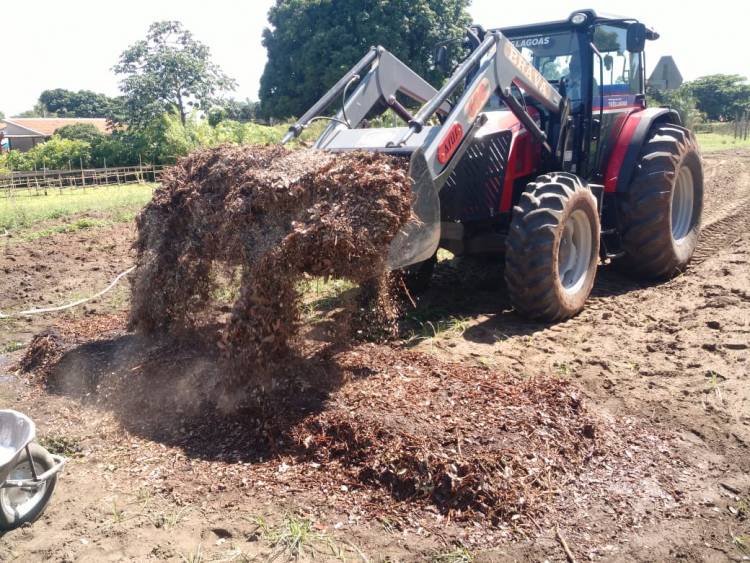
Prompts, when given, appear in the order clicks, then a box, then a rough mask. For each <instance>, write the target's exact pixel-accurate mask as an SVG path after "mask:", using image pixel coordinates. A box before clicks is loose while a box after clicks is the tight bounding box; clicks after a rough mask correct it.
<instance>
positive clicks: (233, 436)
mask: <svg viewBox="0 0 750 563" xmlns="http://www.w3.org/2000/svg"><path fill="white" fill-rule="evenodd" d="M705 167H706V172H707V186H706V190H707V192H706V201H705V211H704V230H703V234H702V237H701V241H700V243H699V248H698V251H697V255H696V259H695V261H694V262H693V263H692V265H691V267H690V268H689V269H688V271H687V272H686V273H685V274H684V275H681V276H679V277H678V278H676V279H674V280H671V281H669V282H667V283H663V284H658V285H643V284H639V283H635V282H633V281H631V280H629V279H628V278H627V277H625V276H623V275H621V274H620V273H618V272H617V271H616V269H615V268H613V267H610V266H606V267H602V268H600V271H599V274H598V278H597V283H596V286H595V289H594V294H593V296H592V298H591V299H590V301H589V303H588V304H587V307H586V309H585V310H584V311H583V312H582V313H581V314H580V315H578V316H577V317H575V318H574V319H571V320H569V321H567V322H564V323H560V324H556V325H545V324H539V323H532V322H528V321H525V320H523V319H521V318H519V317H518V316H516V315H515V314H514V313H513V312H512V311H511V310H510V306H509V303H508V301H507V298H506V296H505V295H504V292H503V282H502V270H501V267H500V265H499V264H495V263H492V262H491V261H486V262H481V263H477V262H476V261H468V260H461V259H452V260H444V261H442V262H440V264H439V265H438V268H437V270H436V277H435V283H434V284H433V287H432V288H431V290H430V291H429V292H428V293H427V294H426V295H425V296H424V297H423V298H422V299H421V300H420V302H419V305H418V308H417V309H416V310H415V311H412V312H410V313H408V318H407V320H406V322H405V324H406V325H407V326H414V327H419V328H415V330H414V332H413V335H412V336H409V335H408V332H407V336H405V337H404V338H403V339H402V340H399V341H396V342H392V343H389V344H387V345H376V344H362V345H358V346H355V347H353V348H351V349H347V350H334V351H331V352H326V351H317V352H315V354H313V356H312V357H311V358H299V359H297V360H295V361H299V362H300V364H299V366H298V367H299V370H300V371H304V372H305V376H304V377H301V378H300V381H298V382H297V385H298V388H297V389H298V391H299V392H298V393H296V394H295V396H294V397H292V398H290V399H289V400H288V401H286V402H283V401H282V402H269V405H268V408H266V409H261V410H260V411H244V410H240V411H237V410H236V409H235V408H234V407H235V405H237V404H239V403H241V400H242V397H234V396H221V397H220V398H218V399H216V398H215V397H214V399H216V400H213V399H212V401H208V398H209V397H212V394H213V393H215V390H214V389H213V388H212V386H211V381H212V380H213V378H212V374H214V375H215V373H214V372H215V370H217V369H218V368H217V364H216V363H214V362H212V361H211V358H210V355H208V354H205V353H204V351H203V350H201V349H200V347H196V346H194V345H189V344H185V345H184V346H183V347H182V348H178V349H177V351H176V352H175V350H174V348H170V354H169V355H166V354H164V349H165V348H164V347H163V345H162V343H160V342H158V341H153V340H152V341H148V342H144V341H142V340H139V339H138V338H136V337H135V336H133V335H132V334H127V333H125V331H124V328H123V327H124V320H125V316H126V309H127V291H126V289H122V288H121V289H118V290H116V292H114V293H113V294H110V295H108V296H107V297H105V298H103V299H102V300H100V301H97V302H95V303H92V304H87V305H86V307H85V309H84V308H77V309H74V310H71V311H70V312H66V313H64V314H58V315H44V316H37V317H34V318H33V319H32V320H30V321H25V320H21V321H18V320H0V350H6V351H7V352H6V353H4V354H2V355H0V406H2V407H10V408H15V409H18V410H21V411H23V412H26V413H27V414H29V415H30V416H31V417H32V418H33V419H34V420H35V422H36V423H37V425H38V427H39V436H40V441H41V442H42V443H43V444H45V445H46V446H48V447H49V448H50V449H54V450H55V451H60V452H64V453H66V454H67V455H69V456H70V457H71V461H70V463H69V466H68V468H67V469H66V471H65V473H64V474H63V476H62V477H61V479H60V481H59V483H58V488H57V490H56V491H55V495H54V497H53V500H52V502H51V504H50V506H49V507H48V509H47V511H46V512H45V514H44V515H43V516H42V518H41V519H40V520H39V521H37V522H36V523H35V524H34V525H33V526H30V527H26V528H22V529H19V530H16V531H13V532H10V533H8V534H6V535H5V536H3V537H2V540H0V560H14V559H15V560H19V561H42V560H45V561H46V560H52V561H116V560H135V561H148V560H174V561H212V560H223V561H231V560H236V561H242V560H249V559H253V558H257V559H258V560H267V559H271V558H274V557H276V558H277V560H283V559H285V558H287V557H288V556H289V554H290V553H291V552H292V549H291V548H290V547H289V542H288V539H289V538H290V537H292V536H293V535H294V534H295V533H296V534H297V536H295V537H300V535H299V533H298V532H299V527H300V526H303V527H304V525H305V523H309V525H310V527H309V529H307V528H305V530H303V531H304V534H303V535H304V541H303V542H302V543H303V546H302V549H301V552H302V554H301V556H300V558H301V559H305V560H306V559H308V558H315V559H316V560H336V559H338V560H352V561H357V560H367V561H424V560H434V561H456V562H457V561H470V560H472V559H471V558H472V557H473V560H475V561H505V560H521V561H537V560H549V561H564V560H565V559H566V554H565V552H564V550H563V547H562V543H563V542H562V541H561V539H560V538H564V540H565V543H566V545H567V546H569V548H570V550H571V551H572V554H573V555H574V556H575V558H576V559H577V560H586V559H589V560H599V559H601V560H620V561H633V560H635V561H655V560H671V559H679V560H686V561H726V560H731V561H741V560H750V369H749V368H748V347H749V346H750V336H748V335H749V334H750V233H748V230H747V224H748V221H749V220H750V152H747V151H745V152H742V151H731V152H718V153H711V154H709V155H707V156H706V157H705ZM133 237H134V231H133V229H132V228H131V227H130V226H126V225H117V226H114V227H112V228H102V229H98V230H90V231H86V232H79V233H75V234H72V235H71V234H67V235H66V234H58V235H54V236H51V237H47V238H43V239H39V240H36V241H33V242H19V241H14V240H12V239H8V240H2V241H0V244H2V246H3V248H2V250H1V252H2V253H1V254H0V268H2V271H3V275H2V276H1V277H0V311H2V312H5V313H7V312H11V311H14V310H19V309H21V308H26V307H27V306H41V305H46V304H59V303H60V302H64V301H66V300H68V299H73V298H76V297H79V296H81V295H85V294H87V293H90V292H92V291H95V290H98V289H100V288H102V287H104V286H106V285H107V284H108V283H109V281H110V280H111V279H112V278H113V277H114V275H116V274H117V273H118V272H120V271H122V270H124V269H125V268H127V267H128V266H129V265H130V264H131V261H132V254H131V252H130V244H131V241H132V240H133ZM49 326H54V327H56V329H57V331H58V332H59V333H60V335H61V336H60V338H61V339H62V340H64V341H66V342H68V343H69V346H68V350H67V352H66V354H65V356H64V357H63V360H62V361H61V362H60V364H59V366H58V369H57V370H56V372H55V373H54V374H53V376H52V377H51V378H50V380H49V381H48V383H47V385H46V386H43V385H41V384H40V382H39V381H38V379H29V378H28V377H25V376H21V375H18V374H14V373H11V366H12V365H14V364H15V362H17V361H18V359H19V358H20V357H21V356H22V355H23V352H24V351H23V349H21V350H17V351H11V350H13V348H15V347H16V345H15V344H14V343H16V342H20V343H21V344H28V342H29V341H30V339H31V336H32V335H33V334H35V333H38V332H39V331H40V330H43V329H45V328H46V327H49ZM209 403H210V405H211V406H210V412H209V413H208V414H207V409H208V407H207V405H208V404H209ZM514 408H515V409H516V410H515V411H514V410H513V409H514ZM269 410H270V411H271V412H269ZM529 412H531V413H532V415H533V416H531V415H529ZM454 413H455V414H460V417H456V416H452V415H453V414H454ZM514 413H515V414H514ZM533 421H536V423H535V424H534V425H531V422H533ZM559 421H563V422H565V424H569V425H573V426H575V425H579V426H577V427H580V429H581V432H582V434H581V436H583V437H579V438H577V439H576V440H577V441H578V442H580V443H581V444H588V443H587V442H586V439H590V440H591V441H592V442H591V445H590V447H589V446H588V445H587V447H589V449H588V450H586V451H584V452H582V453H581V454H580V455H579V456H578V457H576V456H574V455H572V454H571V455H567V456H566V457H565V459H567V460H568V462H569V463H570V465H569V466H566V465H564V464H565V463H566V462H565V459H562V458H560V459H558V458H557V457H555V455H556V454H555V450H554V448H553V449H548V450H546V451H545V450H539V449H537V444H540V445H542V446H543V445H545V444H546V445H547V447H548V446H549V445H550V444H555V443H559V444H561V445H566V446H567V444H568V443H569V442H570V440H572V439H571V437H570V436H568V435H567V434H566V433H565V432H564V431H562V430H561V429H564V428H568V427H569V426H561V424H560V423H559ZM527 423H528V424H527ZM587 425H588V426H587ZM363 428H370V429H372V435H373V436H374V437H373V436H369V435H368V436H365V439H364V440H363V439H362V437H361V436H359V435H353V436H352V435H347V434H346V432H348V431H351V432H353V433H354V434H356V432H360V433H361V432H362V429H363ZM588 428H592V429H593V430H587V429H588ZM355 431H356V432H355ZM589 433H591V434H592V436H589ZM342 436H343V438H342ZM368 440H369V441H368ZM494 441H500V442H502V443H503V447H504V448H505V450H504V452H505V453H504V455H506V456H507V458H508V460H507V463H505V464H504V465H503V467H504V468H514V467H517V468H519V470H520V469H522V468H523V467H533V468H537V467H542V468H544V467H550V466H552V468H553V469H551V470H548V471H547V472H546V473H545V472H544V471H542V474H543V475H544V476H545V477H544V478H537V479H535V482H536V484H534V485H533V486H531V487H530V488H529V489H524V490H523V491H522V494H517V493H518V491H519V490H520V489H518V486H521V485H523V484H524V483H527V482H528V480H527V479H526V476H525V475H522V474H520V473H519V472H518V471H517V472H516V473H512V472H508V470H507V469H504V470H505V471H506V473H505V474H502V475H498V476H497V479H498V480H502V479H506V480H507V483H508V484H509V485H512V486H513V487H515V488H514V489H513V490H512V491H511V492H513V493H514V494H515V496H513V497H510V496H508V497H503V498H504V501H503V502H505V503H508V502H511V500H512V502H513V503H514V508H513V510H511V509H510V508H509V509H508V510H506V512H507V514H506V513H503V515H501V517H500V518H499V520H498V521H496V522H492V521H491V518H489V517H487V515H486V514H484V513H481V510H474V511H473V512H472V510H470V509H467V508H465V507H463V508H459V509H453V510H449V511H447V512H446V511H443V510H438V505H437V504H436V503H435V502H430V501H429V499H426V497H425V496H424V495H422V496H420V495H419V494H417V493H415V492H414V491H413V490H410V492H409V494H407V495H405V496H406V497H408V498H401V497H399V494H397V491H399V490H401V489H399V488H398V487H394V486H393V483H397V484H399V485H401V484H403V481H399V479H398V472H395V474H389V475H391V477H390V479H391V481H389V483H390V488H388V487H386V486H384V483H383V480H382V478H381V479H380V480H377V479H372V478H368V475H371V470H372V460H371V458H372V457H373V451H372V447H371V446H372V444H375V445H376V446H378V447H384V446H387V447H388V448H390V450H389V451H391V453H392V455H394V456H396V457H397V458H398V459H399V460H400V461H401V462H403V460H404V459H405V457H404V456H405V455H406V454H408V453H410V452H412V450H413V449H415V448H421V447H428V446H429V447H430V448H432V449H430V450H429V451H430V452H431V453H432V454H431V455H434V453H435V452H438V453H440V454H441V455H442V454H443V453H445V455H446V456H447V457H446V459H448V460H457V459H458V460H461V459H478V458H477V455H478V453H477V452H479V453H482V455H484V453H485V452H487V451H492V448H493V447H494V446H493V443H495V442H494ZM570 443H574V442H570ZM351 444H360V445H361V444H364V445H363V446H362V447H361V450H360V449H356V448H352V447H351ZM368 444H369V445H368ZM342 445H343V446H346V448H345V450H346V451H341V446H342ZM337 448H338V449H337ZM404 452H406V453H404ZM446 452H447V453H446ZM553 454H554V455H553ZM472 456H474V457H472ZM376 459H379V458H376ZM409 459H411V458H409ZM414 459H417V457H414ZM420 459H421V458H420ZM425 459H427V458H425ZM519 460H520V461H519ZM571 460H572V461H571ZM439 461H440V460H439V459H438V460H437V462H439ZM437 462H436V461H435V460H434V459H430V460H429V463H428V464H427V467H428V468H433V467H437V465H435V463H437ZM521 462H523V463H522V464H521V465H518V463H521ZM573 462H575V463H573ZM514 463H515V464H516V465H514ZM430 464H432V465H430ZM460 469H461V468H457V469H456V470H455V471H454V473H453V475H454V479H455V480H456V482H458V483H460V484H459V485H458V487H459V488H460V487H462V486H464V485H465V481H462V479H465V478H466V475H464V476H463V477H461V476H460V475H459V474H460ZM368 471H370V473H368ZM488 471H489V470H488ZM447 473H448V474H451V473H450V471H448V472H447ZM383 474H385V473H381V474H380V475H381V476H382V475H383ZM544 479H549V481H548V482H546V483H544V484H543V485H539V483H538V481H544ZM493 484H494V483H493ZM412 485H413V483H412ZM479 490H480V491H481V490H484V491H485V492H486V491H487V490H489V489H488V488H485V489H482V487H481V486H480V487H479ZM509 499H511V500H509ZM498 505H499V506H501V507H504V506H506V504H503V503H502V502H501V503H499V504H498ZM498 505H496V506H498ZM475 508H476V507H475ZM477 513H478V514H477ZM506 516H507V517H506Z"/></svg>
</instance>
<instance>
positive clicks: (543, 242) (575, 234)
mask: <svg viewBox="0 0 750 563" xmlns="http://www.w3.org/2000/svg"><path fill="white" fill-rule="evenodd" d="M599 234H600V224H599V213H598V210H597V203H596V198H595V197H594V194H592V193H591V190H589V188H588V186H587V185H586V184H585V183H584V182H583V181H582V180H581V179H580V178H578V177H577V176H575V175H573V174H568V173H565V172H556V173H553V174H545V175H543V176H539V177H538V178H537V179H536V180H535V181H534V182H531V183H529V184H528V186H527V187H526V190H525V191H524V193H523V194H521V198H520V200H519V202H518V205H516V206H515V207H514V208H513V218H512V220H511V225H510V232H509V234H508V238H507V241H506V252H505V281H506V283H507V286H508V291H509V293H510V298H511V302H512V303H513V306H514V307H515V309H516V310H517V311H518V312H519V313H521V314H522V315H524V316H526V317H530V318H533V319H537V320H542V321H549V322H554V321H560V320H563V319H567V318H569V317H572V316H573V315H575V314H576V313H578V312H579V311H581V309H583V306H584V303H585V302H586V299H587V298H588V296H589V294H590V293H591V288H592V287H593V285H594V278H595V277H596V269H597V266H598V264H599Z"/></svg>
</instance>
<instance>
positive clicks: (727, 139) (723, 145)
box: [696, 133, 750, 152]
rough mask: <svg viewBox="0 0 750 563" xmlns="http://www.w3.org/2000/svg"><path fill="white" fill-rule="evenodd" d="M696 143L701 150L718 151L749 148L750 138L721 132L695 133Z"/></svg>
mask: <svg viewBox="0 0 750 563" xmlns="http://www.w3.org/2000/svg"><path fill="white" fill-rule="evenodd" d="M696 137H697V138H698V144H699V145H700V147H701V150H702V151H703V152H713V151H720V150H724V149H739V148H750V138H748V139H747V140H744V141H743V140H741V139H735V138H734V136H733V135H731V134H729V135H725V134H722V133H697V134H696Z"/></svg>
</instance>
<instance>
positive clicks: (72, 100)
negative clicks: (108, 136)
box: [39, 88, 118, 117]
mask: <svg viewBox="0 0 750 563" xmlns="http://www.w3.org/2000/svg"><path fill="white" fill-rule="evenodd" d="M39 103H40V104H42V105H43V106H44V107H45V108H46V110H47V113H48V114H50V115H55V116H57V117H109V116H110V115H112V113H113V110H114V108H115V106H116V105H117V104H118V100H116V99H114V98H110V97H109V96H105V95H104V94H97V93H96V92H92V91H91V90H79V91H78V92H74V91H72V90H65V89H64V88H55V89H53V90H45V91H44V92H42V94H41V95H40V96H39Z"/></svg>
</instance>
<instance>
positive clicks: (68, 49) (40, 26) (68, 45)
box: [0, 0, 750, 116]
mask: <svg viewBox="0 0 750 563" xmlns="http://www.w3.org/2000/svg"><path fill="white" fill-rule="evenodd" d="M271 4H272V0H260V1H251V0H244V1H242V2H238V1H232V0H211V1H208V2H207V1H205V0H202V1H200V2H197V1H194V0H150V1H144V0H129V1H128V2H111V1H110V2H106V1H101V0H98V1H91V0H62V1H60V0H54V1H53V0H36V1H17V0H11V1H9V2H2V4H0V30H2V31H0V42H2V45H3V49H2V53H3V54H2V57H0V61H2V62H1V63H0V68H1V69H2V70H0V111H2V112H4V113H5V115H6V116H11V115H14V114H17V113H20V112H22V111H24V110H27V109H30V108H31V107H33V105H34V103H35V102H36V100H37V99H38V98H39V94H40V93H41V92H42V91H43V90H45V89H51V88H67V89H70V90H81V89H85V90H94V91H96V92H101V93H104V94H108V95H112V96H113V95H116V94H117V93H118V88H117V82H118V80H117V77H116V76H115V75H114V73H113V72H112V70H111V68H112V66H113V65H114V64H115V63H116V62H117V59H118V56H119V54H120V53H121V52H122V51H123V50H124V49H125V48H126V47H127V46H128V45H130V44H132V43H134V42H135V41H137V40H139V39H141V38H143V37H144V36H145V34H146V30H147V28H148V26H149V24H150V23H152V22H154V21H157V20H165V19H177V20H180V21H181V22H182V23H183V24H184V25H185V27H187V28H188V29H189V30H190V31H192V32H193V34H194V35H195V36H196V37H197V38H198V39H199V40H201V41H203V42H204V43H206V44H207V45H208V46H209V47H210V49H211V53H212V55H213V58H214V60H215V62H217V63H218V64H219V65H220V66H221V67H222V68H223V69H224V71H225V72H226V73H227V74H229V75H230V76H232V77H233V78H235V79H236V80H237V81H238V83H239V86H238V88H237V90H236V91H235V92H234V93H233V96H234V97H235V98H238V99H245V98H250V99H252V100H255V99H257V98H258V88H259V82H260V76H261V74H262V73H263V67H264V65H265V60H266V53H265V49H264V48H263V46H262V45H261V34H262V31H263V28H264V27H266V26H267V21H266V14H267V12H268V8H269V6H270V5H271ZM589 5H590V6H591V5H593V7H594V9H596V10H598V11H601V12H607V13H615V14H621V15H625V16H629V17H634V18H637V19H639V20H640V21H642V22H644V23H645V24H646V25H648V26H650V27H654V28H655V29H656V30H657V31H658V32H659V33H660V34H661V38H660V39H659V40H658V41H655V42H649V43H648V45H647V48H646V49H647V50H646V54H647V56H646V60H647V65H648V69H647V70H648V72H650V71H651V69H652V68H653V66H654V65H655V64H656V62H657V61H658V59H659V57H660V56H662V55H672V56H673V57H674V59H675V61H676V62H677V66H678V67H679V69H680V71H681V73H682V75H683V77H684V78H685V79H686V80H691V79H694V78H697V77H699V76H702V75H705V74H713V73H728V74H742V75H744V76H750V57H749V56H748V53H750V49H748V42H749V39H750V34H749V33H748V30H747V22H748V21H750V19H749V18H750V3H747V2H745V1H744V0H713V1H712V2H708V3H702V4H698V3H689V2H685V1H684V0H682V1H675V0H629V1H628V2H623V1H621V0H619V1H614V0H600V1H595V2H594V1H592V2H591V3H590V4H589ZM699 5H700V6H701V7H700V8H698V6H699ZM582 7H584V5H583V2H582V0H575V1H570V0H554V1H551V0H535V1H534V2H533V3H532V2H530V1H528V0H526V1H520V2H519V1H516V2H502V3H501V2H499V1H498V0H474V1H473V2H472V4H471V7H470V8H469V12H470V14H471V16H472V18H473V19H474V21H475V22H476V23H479V24H481V25H483V26H484V27H485V28H492V27H503V26H511V25H521V24H524V23H533V22H534V21H540V20H541V21H547V20H556V19H564V18H566V17H567V16H568V15H569V14H570V13H571V12H573V11H575V10H576V9H578V8H582ZM384 46H385V47H386V48H387V47H388V46H387V45H384Z"/></svg>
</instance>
